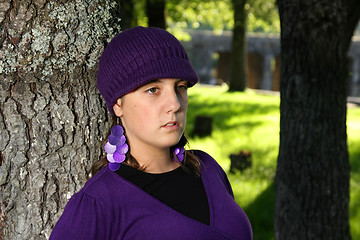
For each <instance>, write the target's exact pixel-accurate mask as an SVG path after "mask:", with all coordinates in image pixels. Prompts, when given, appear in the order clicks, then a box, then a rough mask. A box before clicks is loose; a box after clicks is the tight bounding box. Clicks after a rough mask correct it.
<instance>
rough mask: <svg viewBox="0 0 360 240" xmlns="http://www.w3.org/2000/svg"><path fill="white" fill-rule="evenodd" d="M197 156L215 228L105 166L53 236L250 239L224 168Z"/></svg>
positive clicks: (69, 208)
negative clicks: (154, 195) (181, 211)
mask: <svg viewBox="0 0 360 240" xmlns="http://www.w3.org/2000/svg"><path fill="white" fill-rule="evenodd" d="M195 154H196V155H197V156H198V157H200V159H201V160H202V162H203V166H202V168H201V178H202V181H203V184H204V187H205V191H206V194H207V197H208V201H209V208H210V226H208V225H206V224H203V223H200V222H198V221H196V220H193V219H191V218H189V217H187V216H184V215H182V214H181V213H179V212H177V211H175V210H173V209H172V208H170V207H168V206H167V205H165V204H164V203H162V202H160V201H159V200H157V199H156V198H154V197H153V196H151V195H150V194H148V193H146V192H145V191H143V190H142V189H140V188H138V187H137V186H135V185H133V184H132V183H130V182H128V181H126V180H125V179H123V178H121V177H120V176H119V175H117V174H116V173H114V172H112V171H111V170H110V169H109V168H108V167H104V168H103V169H102V170H101V171H100V172H99V173H98V174H96V175H95V176H94V177H93V178H91V179H90V180H89V181H88V182H87V183H86V184H85V186H84V187H83V188H82V189H81V190H80V192H78V193H76V194H74V195H73V196H72V198H71V199H70V200H69V202H68V203H67V205H66V207H65V210H64V212H63V214H62V216H61V217H60V219H59V221H58V222H57V224H56V226H55V228H54V229H53V232H52V234H51V236H50V240H57V239H61V240H64V239H77V240H80V239H84V240H85V239H86V240H91V239H101V240H110V239H117V240H120V239H131V240H136V239H139V240H140V239H141V240H147V239H156V240H168V239H171V240H180V239H181V240H185V239H189V240H190V239H196V240H201V239H206V240H220V239H223V240H230V239H232V240H251V239H252V230H251V225H250V222H249V220H248V218H247V216H246V214H245V213H244V212H243V210H242V209H241V208H240V207H239V205H238V204H237V203H236V202H235V201H234V197H233V193H232V190H231V186H230V184H229V181H228V179H227V177H226V175H225V173H224V171H223V170H222V169H221V167H220V166H219V165H218V164H217V163H216V161H215V160H214V159H213V158H211V157H210V156H209V155H208V154H206V153H204V152H201V151H195Z"/></svg>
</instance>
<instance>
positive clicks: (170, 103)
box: [165, 91, 181, 112]
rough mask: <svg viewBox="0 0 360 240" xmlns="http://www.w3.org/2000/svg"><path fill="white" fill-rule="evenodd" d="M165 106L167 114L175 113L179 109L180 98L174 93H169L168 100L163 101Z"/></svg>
mask: <svg viewBox="0 0 360 240" xmlns="http://www.w3.org/2000/svg"><path fill="white" fill-rule="evenodd" d="M165 101H166V103H165V104H166V106H167V112H177V111H179V110H180V108H181V97H180V96H178V94H177V93H176V91H171V92H170V93H169V94H168V98H167V99H166V100H165Z"/></svg>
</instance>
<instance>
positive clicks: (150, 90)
mask: <svg viewBox="0 0 360 240" xmlns="http://www.w3.org/2000/svg"><path fill="white" fill-rule="evenodd" d="M158 91H159V89H158V88H156V87H153V88H150V89H148V90H146V92H148V93H151V94H154V93H157V92H158Z"/></svg>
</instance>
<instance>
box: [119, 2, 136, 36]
mask: <svg viewBox="0 0 360 240" xmlns="http://www.w3.org/2000/svg"><path fill="white" fill-rule="evenodd" d="M117 1H118V5H119V15H120V18H121V29H122V30H125V29H129V28H132V27H135V25H136V19H135V16H134V2H133V0H117Z"/></svg>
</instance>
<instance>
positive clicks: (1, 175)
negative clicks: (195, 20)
mask: <svg viewBox="0 0 360 240" xmlns="http://www.w3.org/2000/svg"><path fill="white" fill-rule="evenodd" d="M113 5H114V4H113V3H112V2H111V1H85V0H77V1H72V0H71V1H62V0H32V1H30V0H12V1H0V24H1V25H0V39H1V40H0V157H1V161H0V239H27V240H28V239H48V238H49V235H50V232H51V230H52V228H53V226H54V224H55V223H56V221H57V220H58V218H59V217H60V215H61V213H62V210H63V208H64V206H65V204H66V202H67V201H68V199H69V198H70V196H71V195H73V194H74V193H75V192H76V191H78V190H80V188H81V187H82V186H83V184H84V183H85V181H86V178H87V173H88V171H89V170H90V167H91V165H92V163H93V162H94V161H97V160H98V158H99V156H100V155H101V153H102V150H101V146H100V144H99V142H100V140H101V138H102V137H104V135H105V134H106V131H107V130H108V127H109V120H108V116H107V110H106V107H105V104H104V103H103V101H102V100H101V97H100V94H99V93H98V91H97V89H96V73H97V62H98V59H99V56H100V54H101V52H102V50H103V48H104V45H105V44H106V42H108V40H109V39H110V38H111V37H112V36H113V35H114V34H115V33H116V32H118V31H119V23H118V20H117V18H115V17H114V14H113V11H115V10H114V9H115V6H113Z"/></svg>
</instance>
